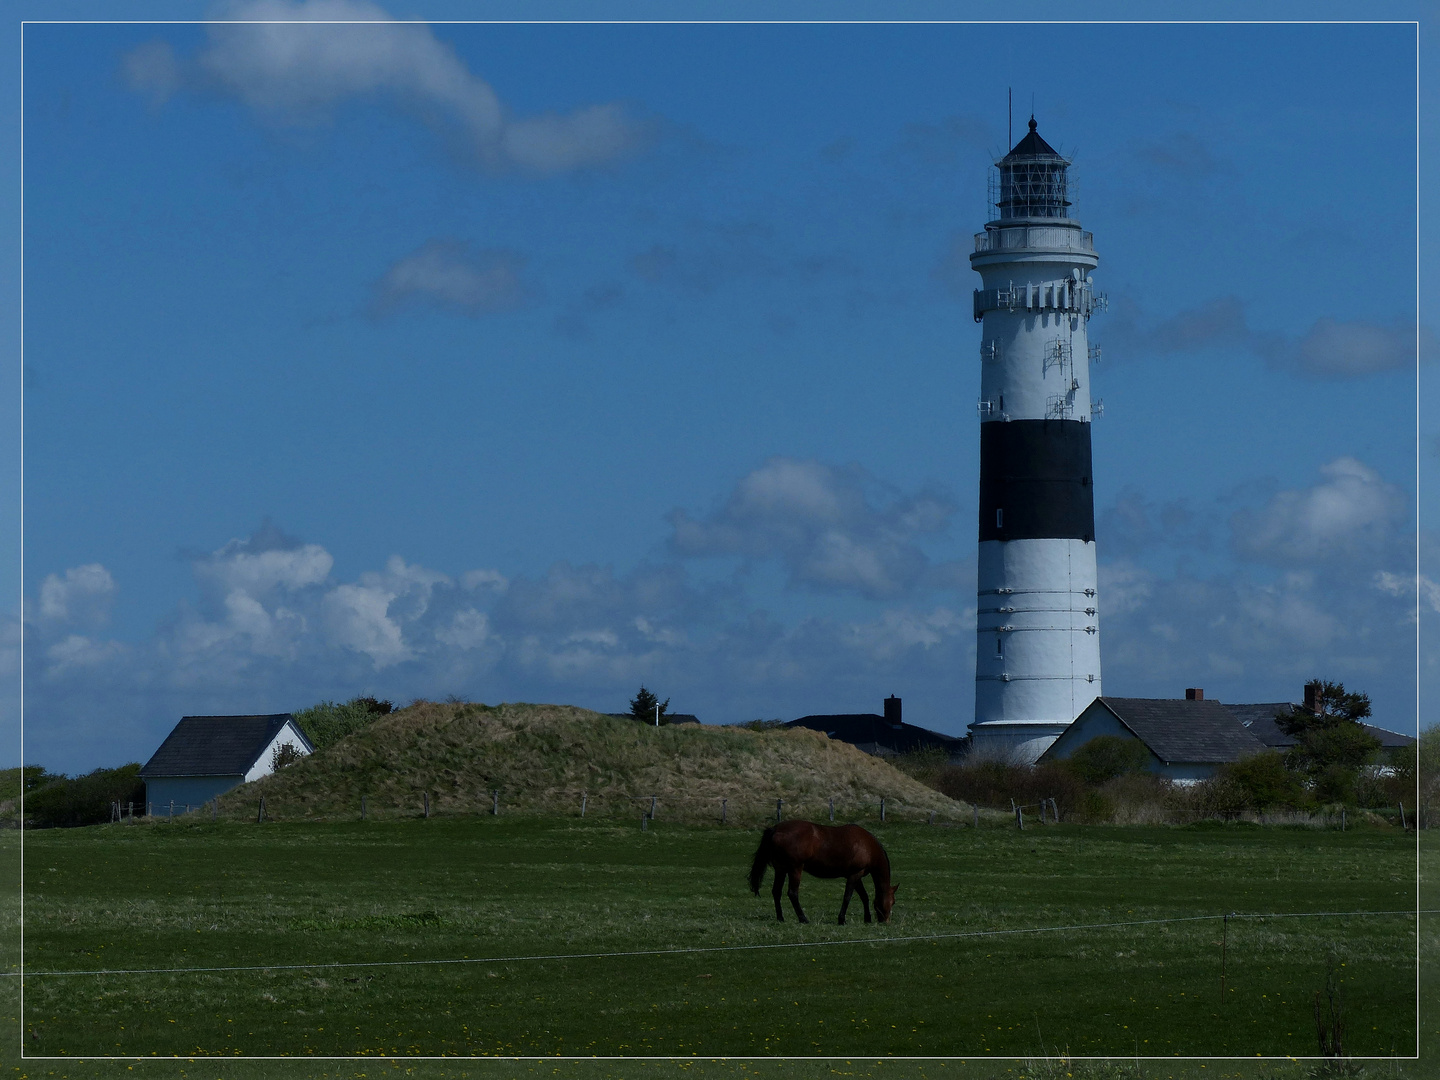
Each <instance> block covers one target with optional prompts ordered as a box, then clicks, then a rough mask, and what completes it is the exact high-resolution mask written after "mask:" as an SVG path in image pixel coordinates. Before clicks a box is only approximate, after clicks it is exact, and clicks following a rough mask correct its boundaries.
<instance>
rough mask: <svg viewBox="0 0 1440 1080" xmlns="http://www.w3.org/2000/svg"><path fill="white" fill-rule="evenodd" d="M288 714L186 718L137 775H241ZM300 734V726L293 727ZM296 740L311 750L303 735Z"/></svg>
mask: <svg viewBox="0 0 1440 1080" xmlns="http://www.w3.org/2000/svg"><path fill="white" fill-rule="evenodd" d="M294 719H295V717H293V716H292V715H290V714H289V713H271V714H269V715H268V716H186V717H184V718H182V719H181V721H180V723H178V724H176V725H175V730H174V731H172V732H170V734H169V735H167V736H166V737H165V741H164V742H163V743H161V744H160V749H158V750H156V751H155V753H154V754H153V755H152V756H151V758H150V760H149V761H147V762H146V763H145V767H144V768H143V769H141V770H140V775H141V776H244V775H245V774H246V773H247V772H249V771H250V767H251V766H252V765H254V764H255V760H256V759H257V758H258V757H259V756H260V755H261V754H262V753H263V752H264V750H265V748H266V747H267V746H269V745H270V740H271V739H273V738H275V736H276V735H277V734H279V732H280V729H281V728H283V727H284V726H285V724H286V722H287V721H293V720H294ZM295 730H296V731H300V725H299V724H296V725H295ZM300 739H301V741H302V742H304V744H305V749H306V750H307V751H313V750H314V749H315V748H314V747H313V746H311V745H310V740H309V739H307V738H305V733H304V732H303V731H301V732H300Z"/></svg>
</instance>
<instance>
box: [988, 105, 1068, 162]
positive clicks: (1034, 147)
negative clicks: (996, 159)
mask: <svg viewBox="0 0 1440 1080" xmlns="http://www.w3.org/2000/svg"><path fill="white" fill-rule="evenodd" d="M1037 126H1038V125H1037V124H1036V123H1035V117H1033V116H1032V117H1030V132H1029V134H1028V135H1026V136H1025V137H1024V138H1022V139H1021V140H1020V141H1019V142H1018V143H1016V144H1015V148H1014V149H1013V150H1011V151H1010V153H1008V154H1006V155H1005V156H1004V157H1003V158H1001V159H1000V160H1001V161H1002V162H1006V161H1013V160H1014V159H1016V158H1033V157H1054V158H1058V157H1060V154H1059V152H1057V151H1056V149H1055V148H1054V147H1053V146H1051V145H1050V144H1049V143H1047V142H1046V141H1045V140H1044V139H1042V138H1041V137H1040V133H1039V132H1038V131H1036V130H1035V129H1036V127H1037Z"/></svg>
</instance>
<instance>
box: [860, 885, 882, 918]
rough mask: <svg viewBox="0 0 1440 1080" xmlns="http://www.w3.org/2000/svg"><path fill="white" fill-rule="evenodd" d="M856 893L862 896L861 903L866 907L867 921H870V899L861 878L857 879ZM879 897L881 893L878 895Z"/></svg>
mask: <svg viewBox="0 0 1440 1080" xmlns="http://www.w3.org/2000/svg"><path fill="white" fill-rule="evenodd" d="M855 891H856V892H857V893H859V894H860V903H861V904H863V905H864V906H865V921H866V922H867V923H868V922H869V921H870V897H869V896H868V895H867V894H866V892H865V882H864V880H863V879H861V878H860V877H858V876H857V877H856V878H855ZM876 895H877V896H878V895H879V893H876Z"/></svg>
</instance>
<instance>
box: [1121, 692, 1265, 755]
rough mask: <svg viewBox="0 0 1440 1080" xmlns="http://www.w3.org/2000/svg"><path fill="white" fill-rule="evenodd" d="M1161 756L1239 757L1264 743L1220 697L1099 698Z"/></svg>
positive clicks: (1253, 752) (1248, 753)
mask: <svg viewBox="0 0 1440 1080" xmlns="http://www.w3.org/2000/svg"><path fill="white" fill-rule="evenodd" d="M1095 700H1096V702H1097V703H1098V704H1100V705H1103V706H1104V707H1105V708H1107V709H1109V710H1110V712H1112V713H1113V714H1114V715H1115V717H1116V719H1118V720H1119V721H1120V722H1121V723H1122V724H1124V725H1125V726H1126V727H1127V728H1129V729H1130V730H1131V731H1133V732H1134V733H1135V734H1136V736H1137V737H1139V739H1140V741H1141V742H1143V743H1144V744H1145V745H1146V746H1148V747H1149V748H1150V749H1151V751H1153V752H1154V754H1155V756H1156V757H1158V758H1159V759H1160V760H1161V761H1163V762H1166V763H1167V764H1168V763H1171V762H1206V763H1209V762H1216V763H1218V762H1222V761H1239V760H1240V759H1241V758H1244V757H1249V756H1250V755H1251V754H1257V753H1259V752H1260V751H1261V750H1264V749H1265V743H1263V742H1262V741H1261V740H1259V739H1257V738H1256V737H1255V736H1254V735H1252V734H1250V732H1249V731H1247V730H1245V728H1243V727H1241V726H1240V725H1239V724H1237V723H1235V717H1234V716H1233V715H1232V714H1231V712H1230V710H1229V709H1227V708H1226V707H1225V706H1224V705H1222V704H1220V702H1218V701H1186V700H1176V699H1174V698H1112V697H1102V698H1096V699H1095Z"/></svg>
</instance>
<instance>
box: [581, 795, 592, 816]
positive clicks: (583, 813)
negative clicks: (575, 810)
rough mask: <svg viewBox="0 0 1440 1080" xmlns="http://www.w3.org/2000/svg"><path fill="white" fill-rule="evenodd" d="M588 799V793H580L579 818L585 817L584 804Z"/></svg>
mask: <svg viewBox="0 0 1440 1080" xmlns="http://www.w3.org/2000/svg"><path fill="white" fill-rule="evenodd" d="M589 799H590V793H589V792H588V791H582V792H581V793H580V816H581V817H584V816H585V803H586V802H588V801H589Z"/></svg>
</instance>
